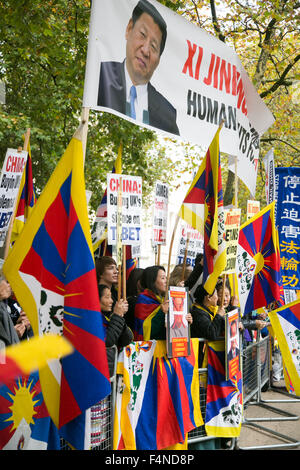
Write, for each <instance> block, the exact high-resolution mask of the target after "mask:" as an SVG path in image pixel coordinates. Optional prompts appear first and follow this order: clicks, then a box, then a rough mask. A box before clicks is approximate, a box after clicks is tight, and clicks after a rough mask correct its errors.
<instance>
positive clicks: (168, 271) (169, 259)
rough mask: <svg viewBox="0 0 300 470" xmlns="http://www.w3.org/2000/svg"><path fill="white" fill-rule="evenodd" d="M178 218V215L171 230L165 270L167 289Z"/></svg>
mask: <svg viewBox="0 0 300 470" xmlns="http://www.w3.org/2000/svg"><path fill="white" fill-rule="evenodd" d="M179 218H180V217H179V215H177V218H176V220H175V225H174V228H173V233H172V237H171V241H170V248H169V258H168V270H167V288H168V286H169V278H170V266H171V256H172V249H173V243H174V237H175V232H176V229H177V226H178V222H179Z"/></svg>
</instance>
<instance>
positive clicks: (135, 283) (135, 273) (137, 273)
mask: <svg viewBox="0 0 300 470" xmlns="http://www.w3.org/2000/svg"><path fill="white" fill-rule="evenodd" d="M143 272H144V269H143V268H135V269H133V270H132V271H131V273H130V275H129V277H128V279H127V283H126V293H127V302H128V312H127V314H126V323H127V325H128V326H129V327H130V328H131V329H132V330H133V324H134V309H135V304H136V301H137V298H138V295H139V294H140V293H141V292H142V286H141V277H142V274H143Z"/></svg>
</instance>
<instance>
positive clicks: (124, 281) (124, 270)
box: [122, 245, 127, 300]
mask: <svg viewBox="0 0 300 470" xmlns="http://www.w3.org/2000/svg"><path fill="white" fill-rule="evenodd" d="M122 276H123V289H122V298H123V299H124V300H125V299H126V297H127V293H126V245H123V270H122Z"/></svg>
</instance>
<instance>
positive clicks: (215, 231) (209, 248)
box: [178, 126, 226, 294]
mask: <svg viewBox="0 0 300 470" xmlns="http://www.w3.org/2000/svg"><path fill="white" fill-rule="evenodd" d="M220 130H221V126H220V127H219V129H218V130H217V132H216V134H215V137H214V139H213V141H212V142H211V144H210V146H209V149H208V151H207V153H206V156H205V158H204V159H203V162H202V164H201V166H200V168H199V170H198V172H197V174H196V176H195V178H194V180H193V182H192V184H191V186H190V188H189V190H188V192H187V195H186V197H185V199H184V201H183V203H182V206H181V208H180V210H179V214H178V215H179V217H181V218H182V219H183V220H184V221H185V222H187V223H188V224H189V225H191V226H192V227H193V228H194V229H195V230H198V231H199V232H200V233H202V234H203V235H204V258H203V284H204V287H205V289H206V291H207V292H208V293H210V294H212V293H213V291H214V288H215V285H216V283H217V280H218V277H219V276H220V275H221V274H222V272H223V271H224V269H225V267H226V243H225V239H224V231H225V219H224V208H223V188H222V176H221V166H220V146H219V134H220Z"/></svg>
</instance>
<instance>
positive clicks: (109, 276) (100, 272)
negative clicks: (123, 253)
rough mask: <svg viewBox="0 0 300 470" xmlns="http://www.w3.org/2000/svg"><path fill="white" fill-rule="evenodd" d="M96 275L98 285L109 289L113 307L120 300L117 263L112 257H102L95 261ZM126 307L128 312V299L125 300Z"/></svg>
mask: <svg viewBox="0 0 300 470" xmlns="http://www.w3.org/2000/svg"><path fill="white" fill-rule="evenodd" d="M95 266H96V274H97V281H98V285H100V284H101V285H102V284H103V285H105V286H107V287H109V289H110V292H111V296H112V299H113V305H115V303H116V302H117V300H118V291H117V288H116V287H117V285H118V267H117V263H116V262H115V260H114V259H113V258H112V257H111V256H101V257H100V258H97V259H96V261H95ZM123 302H124V305H126V306H127V309H126V311H127V310H128V302H127V300H126V299H123Z"/></svg>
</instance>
